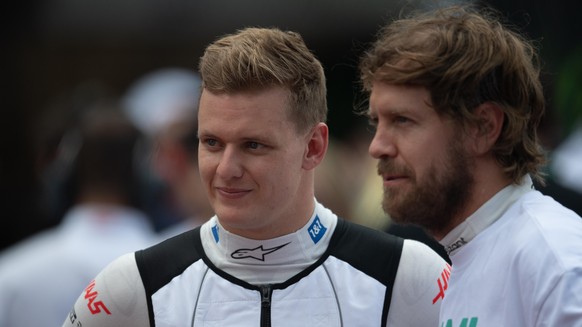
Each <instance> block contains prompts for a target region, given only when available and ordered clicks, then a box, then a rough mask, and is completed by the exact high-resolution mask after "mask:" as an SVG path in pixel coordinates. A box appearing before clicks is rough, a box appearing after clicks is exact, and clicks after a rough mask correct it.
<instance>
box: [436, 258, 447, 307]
mask: <svg viewBox="0 0 582 327" xmlns="http://www.w3.org/2000/svg"><path fill="white" fill-rule="evenodd" d="M450 276H451V266H450V265H449V264H447V267H446V268H445V269H443V272H442V273H441V277H440V278H439V279H437V282H438V284H439V292H438V294H437V295H436V296H435V297H434V299H432V304H435V303H437V301H438V300H439V299H444V298H445V291H446V290H447V288H449V277H450Z"/></svg>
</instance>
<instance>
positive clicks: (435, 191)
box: [378, 140, 474, 235]
mask: <svg viewBox="0 0 582 327" xmlns="http://www.w3.org/2000/svg"><path fill="white" fill-rule="evenodd" d="M460 142H461V141H458V140H457V141H452V144H451V146H450V147H449V149H450V150H449V151H448V152H447V156H446V158H445V162H444V163H442V164H440V165H441V166H440V169H439V166H438V164H433V165H432V166H431V167H430V169H429V171H428V173H427V174H426V177H425V178H424V180H422V181H418V180H417V178H416V176H415V175H414V174H413V173H411V172H408V170H407V169H404V171H407V173H406V175H407V176H409V177H410V183H412V184H411V187H410V188H409V189H408V190H406V191H403V192H400V193H397V192H398V190H388V189H385V190H384V198H383V201H382V208H383V209H384V211H385V212H386V213H387V214H388V215H389V216H390V218H391V219H392V220H393V221H394V222H396V223H399V224H412V225H417V226H420V227H422V228H424V229H425V230H427V231H429V232H430V233H431V234H433V235H434V234H440V233H442V232H445V231H448V230H449V229H450V228H451V225H452V221H453V219H454V218H455V216H456V214H457V213H459V212H460V211H461V210H462V209H463V207H464V206H465V204H466V202H467V200H468V199H469V197H470V196H471V190H472V189H473V187H472V186H473V183H474V180H473V177H472V175H471V168H470V167H471V165H470V160H469V158H468V156H467V154H466V152H465V151H464V149H463V148H462V145H461V143H460ZM393 166H394V165H393V164H392V163H391V162H390V161H386V160H384V159H381V160H380V161H379V163H378V171H379V172H382V171H391V172H392V171H393V170H394V169H393V168H394V167H393ZM402 170H403V169H399V171H402ZM404 192H406V193H404Z"/></svg>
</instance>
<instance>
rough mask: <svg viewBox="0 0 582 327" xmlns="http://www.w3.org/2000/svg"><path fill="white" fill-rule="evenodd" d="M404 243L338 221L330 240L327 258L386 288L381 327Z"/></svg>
mask: <svg viewBox="0 0 582 327" xmlns="http://www.w3.org/2000/svg"><path fill="white" fill-rule="evenodd" d="M403 243H404V239H402V238H400V237H397V236H394V235H391V234H388V233H386V232H383V231H380V230H376V229H373V228H369V227H366V226H363V225H359V224H356V223H353V222H349V221H347V220H344V219H341V218H340V219H338V224H337V227H336V230H335V232H334V234H333V236H332V239H331V241H330V245H329V249H330V251H331V252H330V255H333V256H336V257H337V258H338V259H341V260H344V261H346V262H349V263H350V264H351V265H352V266H354V267H355V268H357V269H358V270H360V271H362V272H364V273H366V274H368V275H369V276H371V277H373V278H375V279H376V280H378V281H379V282H381V283H382V284H384V285H385V286H386V294H385V297H384V309H383V312H382V326H384V324H385V323H386V318H387V317H388V311H389V310H390V300H391V299H392V289H393V286H394V280H395V279H396V272H397V271H398V266H399V264H400V256H401V255H402V246H403Z"/></svg>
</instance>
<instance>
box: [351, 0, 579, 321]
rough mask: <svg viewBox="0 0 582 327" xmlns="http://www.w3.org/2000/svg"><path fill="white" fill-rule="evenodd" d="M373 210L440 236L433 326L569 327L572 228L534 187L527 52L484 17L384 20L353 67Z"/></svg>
mask: <svg viewBox="0 0 582 327" xmlns="http://www.w3.org/2000/svg"><path fill="white" fill-rule="evenodd" d="M360 73H361V81H362V83H363V86H364V90H365V91H366V92H367V94H369V107H368V108H365V109H364V112H366V113H367V114H368V116H369V118H370V121H371V123H372V124H373V125H374V126H375V129H376V130H375V134H374V137H373V139H372V141H371V143H370V147H369V152H370V155H371V156H372V157H374V158H376V159H378V160H379V163H378V167H377V168H378V174H379V175H380V176H381V179H382V184H383V187H384V197H383V202H382V204H383V208H384V210H385V211H386V212H387V213H388V214H389V215H390V217H391V219H393V220H394V221H397V222H399V223H406V224H415V225H418V226H421V227H423V228H424V229H425V230H426V231H427V232H428V233H429V234H431V235H432V236H433V237H435V238H436V239H437V240H439V241H440V243H441V244H443V246H445V249H446V250H447V253H448V255H449V257H450V259H451V262H452V270H451V272H450V276H447V278H448V283H446V282H445V284H444V286H443V290H444V299H443V303H442V305H441V311H440V322H439V325H440V326H461V325H463V326H523V327H534V326H540V327H541V326H569V327H574V326H578V327H579V326H582V296H580V294H582V251H580V249H581V248H582V219H580V216H578V215H576V214H575V213H574V212H573V211H572V210H569V209H568V208H566V207H564V206H563V205H562V204H561V203H559V202H557V201H556V200H554V199H553V198H551V197H549V196H545V195H543V194H542V193H540V192H539V191H538V190H536V189H535V187H534V186H533V180H534V179H535V180H537V181H539V182H541V183H543V181H544V175H543V170H542V169H543V167H544V164H545V163H546V156H545V155H546V154H545V152H544V149H543V148H542V146H541V144H540V141H539V138H538V135H537V131H538V125H539V123H540V121H541V119H542V117H543V114H544V110H545V99H544V92H543V88H542V83H541V81H540V66H539V62H538V56H537V49H536V48H535V47H534V46H533V44H532V43H531V41H529V40H528V39H526V38H524V37H523V36H522V35H520V34H519V33H517V32H515V31H514V30H512V29H511V28H510V27H508V26H507V25H505V24H504V21H503V20H502V17H501V16H499V13H497V12H495V11H494V10H490V9H489V8H487V7H478V6H476V5H475V6H470V5H467V6H453V7H450V8H440V9H437V10H435V11H430V12H424V13H417V14H416V15H411V16H407V17H403V18H401V19H397V20H395V21H392V22H391V23H389V24H388V25H387V26H385V27H384V28H382V29H381V30H380V32H379V33H378V36H377V40H376V41H375V43H374V44H373V46H372V47H371V48H370V49H369V50H368V51H367V52H366V53H365V54H364V56H363V58H362V61H361V63H360Z"/></svg>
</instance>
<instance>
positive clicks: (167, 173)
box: [123, 67, 214, 238]
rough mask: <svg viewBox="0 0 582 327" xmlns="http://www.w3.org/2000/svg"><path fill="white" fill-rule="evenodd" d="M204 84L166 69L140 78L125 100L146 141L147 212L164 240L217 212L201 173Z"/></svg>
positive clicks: (195, 76) (181, 70)
mask: <svg viewBox="0 0 582 327" xmlns="http://www.w3.org/2000/svg"><path fill="white" fill-rule="evenodd" d="M200 85H201V81H200V77H199V75H198V73H196V72H195V71H193V70H188V69H185V68H181V67H165V68H159V69H156V70H154V71H151V72H148V73H146V74H145V75H143V76H141V77H140V78H138V79H137V80H136V81H135V82H134V83H133V84H132V85H130V87H129V88H128V90H127V91H126V92H125V95H124V97H123V107H124V110H125V113H126V114H127V115H128V117H129V118H130V119H131V121H133V122H134V123H135V125H136V126H137V127H138V128H139V129H140V130H141V131H142V132H143V134H144V135H145V137H146V141H145V144H146V149H145V151H146V153H148V155H147V158H148V160H146V161H144V165H143V167H142V168H143V170H144V172H146V175H147V176H149V178H148V181H149V187H148V190H149V191H148V192H149V195H148V196H149V198H150V199H151V200H150V201H149V203H148V208H147V209H148V212H149V213H150V215H151V216H152V217H153V219H154V220H155V223H156V229H157V230H158V231H159V233H160V237H161V238H167V237H169V236H173V235H176V234H178V233H180V232H183V231H186V230H189V229H191V228H194V227H196V226H198V225H200V224H202V223H203V222H204V221H206V220H207V219H209V218H210V217H212V215H213V214H214V213H213V211H212V208H211V207H210V203H209V202H208V198H207V197H206V193H205V192H206V191H205V190H204V187H203V185H202V182H201V181H200V174H199V171H198V137H197V132H198V129H197V126H198V122H197V113H198V100H199V97H200Z"/></svg>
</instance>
